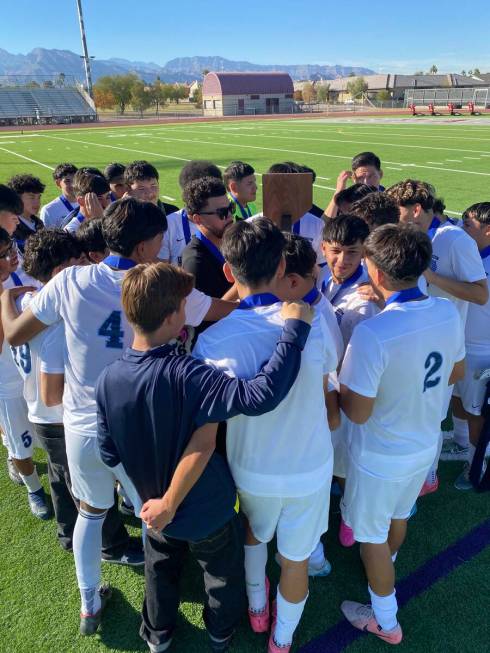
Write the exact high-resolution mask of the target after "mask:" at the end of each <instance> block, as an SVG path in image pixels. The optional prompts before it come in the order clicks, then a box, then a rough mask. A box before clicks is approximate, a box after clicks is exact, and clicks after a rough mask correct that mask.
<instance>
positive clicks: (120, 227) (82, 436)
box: [2, 198, 234, 635]
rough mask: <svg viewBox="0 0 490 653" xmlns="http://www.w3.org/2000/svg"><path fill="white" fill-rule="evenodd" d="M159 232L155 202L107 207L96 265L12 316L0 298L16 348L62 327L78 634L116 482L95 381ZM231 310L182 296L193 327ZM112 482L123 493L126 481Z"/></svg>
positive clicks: (122, 558) (91, 628)
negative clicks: (102, 442) (129, 274)
mask: <svg viewBox="0 0 490 653" xmlns="http://www.w3.org/2000/svg"><path fill="white" fill-rule="evenodd" d="M165 227H166V221H165V216H164V214H163V213H162V211H161V210H160V209H158V207H156V206H155V205H154V204H151V203H149V202H140V201H139V200H135V199H133V198H127V199H122V200H118V201H117V202H113V203H112V204H110V205H109V206H108V207H107V209H106V212H105V216H104V220H103V222H102V232H103V236H104V240H105V241H106V243H107V246H108V248H109V250H110V255H109V256H108V257H107V258H105V259H104V261H102V263H99V264H98V265H90V266H81V267H80V266H75V267H71V268H67V269H65V270H62V271H61V272H60V273H59V274H57V275H56V276H55V277H54V278H53V279H51V281H49V282H48V283H47V284H46V286H45V287H44V288H43V289H42V290H41V291H40V292H39V293H38V294H37V295H36V296H35V297H34V299H33V300H32V302H31V304H30V306H29V307H28V308H27V309H26V310H25V311H24V312H23V313H22V315H20V316H19V317H17V316H16V315H15V310H14V309H15V307H12V302H11V300H10V297H9V295H8V293H7V294H5V293H4V297H2V322H3V324H4V329H5V334H6V337H7V339H8V340H9V342H10V344H11V345H14V346H18V345H23V344H24V343H26V342H28V341H29V340H31V339H32V338H33V337H34V336H35V335H36V334H37V333H39V332H41V331H42V330H44V329H45V328H47V327H48V326H49V325H51V324H56V323H57V322H59V321H60V320H62V321H63V322H64V325H65V335H66V361H65V376H66V391H65V393H64V395H63V407H64V418H63V421H64V426H65V437H66V449H67V458H68V466H69V469H70V476H71V479H72V490H73V493H74V495H75V496H76V497H77V498H78V499H79V500H80V511H79V516H78V519H77V523H76V526H75V531H74V535H73V551H74V554H75V566H76V571H77V579H78V584H79V588H80V594H81V601H82V607H81V622H80V629H81V632H82V634H85V635H89V634H93V633H94V632H95V631H96V629H97V627H98V625H99V622H100V609H101V605H102V600H106V599H107V597H108V590H107V587H105V586H103V587H102V588H101V592H99V588H98V585H99V581H100V559H101V556H100V550H101V533H102V524H103V521H104V518H105V515H106V512H107V510H108V509H109V508H110V507H111V506H112V505H113V503H114V494H113V490H114V481H115V478H114V474H113V473H112V471H111V470H109V469H108V468H107V467H106V466H105V465H103V464H102V462H101V461H100V457H99V454H98V450H97V445H96V434H97V426H96V422H97V418H96V404H95V383H96V381H97V378H98V376H99V374H100V372H101V371H102V370H103V369H104V367H106V365H108V364H109V363H110V362H112V361H113V360H115V359H116V358H118V357H119V356H120V354H121V350H122V349H123V348H124V346H125V344H126V345H129V343H130V342H131V329H130V327H129V325H128V324H127V322H126V320H125V317H124V315H123V314H122V311H121V301H120V292H121V281H122V279H123V277H124V274H125V271H126V270H128V269H129V268H131V267H134V266H135V265H137V264H138V263H146V262H151V261H154V260H155V259H156V257H157V254H158V252H159V250H160V247H161V243H162V238H163V232H164V230H165ZM233 307H234V304H232V303H229V302H220V301H219V300H212V299H211V298H210V297H207V296H206V295H204V294H202V293H200V292H199V291H197V290H193V291H192V293H191V294H190V295H189V296H188V298H187V303H186V322H187V323H188V324H190V325H192V326H197V325H198V324H200V323H201V322H202V320H203V319H204V318H206V319H211V320H212V319H215V320H216V319H220V318H221V317H222V316H223V315H226V314H227V313H228V312H229V311H230V310H232V308H233ZM119 480H120V481H121V483H122V485H123V487H124V488H125V489H126V491H127V493H128V494H129V493H130V492H131V488H132V485H131V483H130V481H129V479H125V478H120V479H119ZM126 482H127V484H128V486H126ZM130 498H131V499H132V502H133V504H134V501H133V498H132V497H131V496H130ZM103 559H104V560H106V561H108V562H116V563H117V562H118V563H120V564H121V563H122V564H129V565H140V564H142V563H143V557H142V553H141V552H140V551H137V550H136V551H135V550H134V549H131V548H130V546H129V543H128V545H127V550H126V551H124V552H123V553H122V554H119V555H117V554H115V553H114V554H113V555H112V556H106V555H103Z"/></svg>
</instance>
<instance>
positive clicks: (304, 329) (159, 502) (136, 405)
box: [97, 263, 311, 651]
mask: <svg viewBox="0 0 490 653" xmlns="http://www.w3.org/2000/svg"><path fill="white" fill-rule="evenodd" d="M192 286H193V278H192V276H191V275H190V274H188V273H186V272H185V271H184V270H182V269H179V268H174V267H172V266H170V265H168V264H165V263H158V264H154V265H146V266H142V265H140V266H138V267H136V268H134V269H132V270H130V271H129V272H128V273H127V275H126V276H125V279H124V281H123V288H122V305H123V308H124V311H125V313H126V316H127V319H128V321H129V323H130V324H131V326H132V328H133V329H134V333H135V335H134V340H133V344H132V347H131V348H128V349H127V350H126V351H125V352H124V354H123V356H122V358H121V359H120V360H118V361H117V362H115V363H113V364H111V365H110V366H109V367H107V368H106V369H105V370H104V372H103V373H102V375H101V378H100V379H99V382H98V386H97V403H98V408H99V419H98V440H99V445H100V450H101V455H102V459H103V460H104V461H105V462H106V463H107V464H108V465H109V466H110V467H112V468H115V470H116V473H117V466H118V465H121V464H122V465H123V467H124V468H125V470H126V472H127V474H128V476H129V477H130V479H131V480H132V481H133V483H134V485H135V487H136V489H137V492H138V495H139V497H140V498H141V500H142V501H144V502H145V503H144V505H143V509H142V511H141V515H142V517H143V519H144V520H145V523H147V525H148V526H150V527H151V530H149V531H148V532H147V537H146V539H145V552H146V595H145V603H144V607H143V624H142V628H141V631H140V632H141V636H142V637H143V639H144V640H145V641H146V642H147V643H148V646H149V648H150V651H163V650H166V649H167V648H168V647H169V646H170V642H171V640H172V636H173V634H174V629H175V626H176V618H177V610H178V605H179V588H178V581H179V577H180V575H181V571H182V567H183V563H184V555H185V553H186V551H187V550H188V548H190V550H191V551H192V553H193V554H194V556H195V557H196V558H197V560H198V562H199V564H200V566H201V567H202V569H203V572H204V583H205V590H206V595H207V598H206V601H205V607H204V614H203V616H204V623H205V625H206V629H207V631H208V635H209V638H210V644H211V648H212V649H213V650H214V651H225V650H226V649H227V648H228V645H229V644H230V641H231V638H232V636H233V632H234V629H235V627H236V625H237V623H238V621H239V620H240V619H241V617H242V614H243V608H244V607H245V605H244V603H245V601H244V599H245V592H244V577H243V531H242V527H241V520H240V519H239V518H238V516H237V514H236V512H235V509H234V508H235V504H236V490H235V485H234V483H233V479H232V478H231V475H230V472H229V469H228V467H227V465H226V462H225V460H224V459H223V458H222V457H221V456H220V455H219V454H217V453H216V452H215V450H214V449H215V438H216V424H215V423H214V424H207V425H206V426H204V425H205V424H206V423H207V422H217V421H220V420H223V419H226V418H227V417H233V416H234V415H238V414H239V413H245V414H247V415H249V416H251V415H261V414H263V413H265V412H268V411H271V410H273V409H275V408H276V407H277V405H278V404H279V403H280V401H281V400H282V399H283V398H284V397H285V396H286V394H287V393H288V391H289V389H290V388H291V386H292V384H293V382H294V380H295V378H296V376H297V373H298V370H299V367H300V358H301V353H300V351H301V349H302V348H303V346H304V341H305V335H306V334H307V333H308V330H309V327H308V326H307V325H306V324H304V323H302V322H298V321H297V320H288V319H286V318H287V317H288V316H289V317H294V316H295V315H296V316H297V317H300V319H301V318H304V319H308V320H311V310H310V309H309V308H307V307H306V306H304V305H303V307H300V306H298V305H293V306H289V307H285V309H283V317H284V318H285V319H286V322H285V327H284V330H283V332H282V334H280V337H279V342H278V344H277V346H276V351H275V353H274V354H273V356H272V360H271V361H270V363H268V364H267V365H266V366H265V367H264V368H263V369H262V370H260V372H259V373H258V375H257V376H256V377H255V378H253V379H251V380H249V381H241V380H239V379H234V378H229V377H228V376H227V375H225V374H223V373H222V372H217V371H216V370H214V369H212V368H211V367H209V366H207V365H204V364H203V363H201V362H199V361H197V360H196V359H195V358H193V357H191V356H189V355H187V356H175V353H174V350H173V347H172V346H171V345H170V344H169V342H170V341H171V340H172V339H174V338H175V337H176V336H177V335H178V333H179V331H180V330H181V329H182V327H183V325H184V321H185V302H186V297H187V296H188V294H189V293H190V292H191V290H192ZM291 309H292V310H293V312H291ZM284 311H285V312H284ZM128 378H131V380H132V382H131V384H128V383H127V379H128ZM184 396H185V397H186V398H187V399H186V401H185V402H182V397H184ZM196 429H197V430H196ZM193 431H194V434H193ZM136 432H138V437H137V438H135V433H136ZM179 459H180V462H179ZM138 509H139V507H138Z"/></svg>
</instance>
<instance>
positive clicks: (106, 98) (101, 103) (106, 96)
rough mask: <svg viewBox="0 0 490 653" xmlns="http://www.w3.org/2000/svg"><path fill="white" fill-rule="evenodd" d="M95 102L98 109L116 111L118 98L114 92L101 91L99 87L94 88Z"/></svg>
mask: <svg viewBox="0 0 490 653" xmlns="http://www.w3.org/2000/svg"><path fill="white" fill-rule="evenodd" d="M94 102H95V106H96V107H97V109H114V107H115V106H116V98H115V97H114V96H113V95H112V92H111V91H108V90H105V89H100V88H98V87H97V85H95V86H94Z"/></svg>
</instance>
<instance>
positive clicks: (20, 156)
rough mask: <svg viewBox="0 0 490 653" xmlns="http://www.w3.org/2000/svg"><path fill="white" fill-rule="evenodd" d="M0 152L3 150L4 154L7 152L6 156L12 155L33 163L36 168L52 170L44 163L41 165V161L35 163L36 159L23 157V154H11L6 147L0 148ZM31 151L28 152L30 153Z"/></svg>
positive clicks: (52, 168) (51, 167)
mask: <svg viewBox="0 0 490 653" xmlns="http://www.w3.org/2000/svg"><path fill="white" fill-rule="evenodd" d="M0 150H3V151H4V152H7V153H8V154H13V155H14V156H18V157H19V158H21V159H25V160H26V161H30V162H31V163H35V164H36V165H38V166H42V167H43V168H47V169H48V170H54V167H53V166H48V165H47V164H46V163H41V161H36V159H31V158H30V157H28V156H24V154H19V153H18V152H12V150H7V148H6V147H0ZM31 151H32V150H29V152H31Z"/></svg>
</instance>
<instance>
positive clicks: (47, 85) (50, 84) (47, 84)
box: [43, 79, 54, 88]
mask: <svg viewBox="0 0 490 653" xmlns="http://www.w3.org/2000/svg"><path fill="white" fill-rule="evenodd" d="M53 86H54V84H53V82H52V81H51V80H50V79H46V80H44V82H43V88H53Z"/></svg>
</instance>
